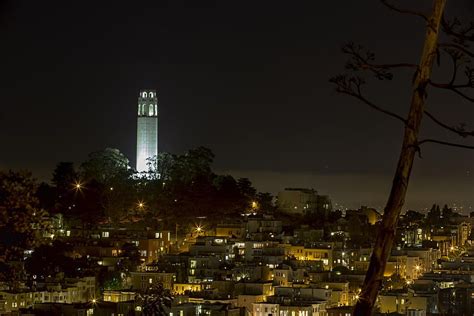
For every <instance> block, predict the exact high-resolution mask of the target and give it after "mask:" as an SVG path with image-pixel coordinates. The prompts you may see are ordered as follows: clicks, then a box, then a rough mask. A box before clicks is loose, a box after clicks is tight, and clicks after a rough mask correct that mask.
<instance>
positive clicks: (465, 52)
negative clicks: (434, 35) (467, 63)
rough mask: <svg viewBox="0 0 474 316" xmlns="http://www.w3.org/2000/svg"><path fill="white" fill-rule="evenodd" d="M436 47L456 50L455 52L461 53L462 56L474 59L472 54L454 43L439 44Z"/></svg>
mask: <svg viewBox="0 0 474 316" xmlns="http://www.w3.org/2000/svg"><path fill="white" fill-rule="evenodd" d="M438 46H439V47H447V48H452V49H457V50H459V51H461V52H463V53H464V54H466V55H467V56H469V57H473V58H474V52H472V51H470V50H469V49H467V48H466V47H464V46H461V45H458V44H454V43H439V44H438Z"/></svg>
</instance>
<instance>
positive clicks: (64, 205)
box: [43, 162, 79, 213]
mask: <svg viewBox="0 0 474 316" xmlns="http://www.w3.org/2000/svg"><path fill="white" fill-rule="evenodd" d="M78 179H79V174H78V173H77V171H76V169H75V168H74V164H73V163H72V162H59V163H58V164H57V165H56V168H55V169H54V171H53V178H52V181H51V182H52V183H53V185H54V191H55V194H56V203H55V207H54V210H55V211H57V212H61V213H64V212H65V211H66V210H68V209H69V207H70V206H71V205H72V204H73V201H72V200H73V197H74V196H73V195H74V191H73V190H72V189H73V188H74V185H75V184H77V183H78ZM43 189H44V188H43Z"/></svg>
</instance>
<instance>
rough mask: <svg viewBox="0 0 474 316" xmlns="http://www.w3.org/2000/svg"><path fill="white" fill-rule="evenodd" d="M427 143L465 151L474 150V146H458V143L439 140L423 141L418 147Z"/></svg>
mask: <svg viewBox="0 0 474 316" xmlns="http://www.w3.org/2000/svg"><path fill="white" fill-rule="evenodd" d="M425 143H434V144H440V145H445V146H450V147H458V148H465V149H474V146H469V145H464V144H457V143H451V142H445V141H442V140H437V139H423V140H421V141H419V142H418V146H420V145H422V144H425Z"/></svg>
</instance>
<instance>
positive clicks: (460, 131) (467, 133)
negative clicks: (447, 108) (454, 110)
mask: <svg viewBox="0 0 474 316" xmlns="http://www.w3.org/2000/svg"><path fill="white" fill-rule="evenodd" d="M424 113H425V114H426V116H428V117H429V118H430V119H431V120H432V121H433V122H435V123H436V124H438V125H439V126H441V127H443V128H444V129H447V130H448V131H451V132H453V133H455V134H457V135H459V136H461V137H468V136H474V131H466V130H465V127H464V125H462V124H461V125H460V126H459V127H453V126H450V125H448V124H446V123H443V122H441V121H440V120H439V119H437V118H436V117H435V116H434V115H433V114H431V113H430V112H428V111H427V110H425V111H424Z"/></svg>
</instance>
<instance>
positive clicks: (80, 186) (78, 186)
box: [73, 181, 84, 191]
mask: <svg viewBox="0 0 474 316" xmlns="http://www.w3.org/2000/svg"><path fill="white" fill-rule="evenodd" d="M73 186H74V189H75V190H76V191H81V190H82V189H83V188H84V185H83V184H82V182H81V181H76V182H74V184H73Z"/></svg>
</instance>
